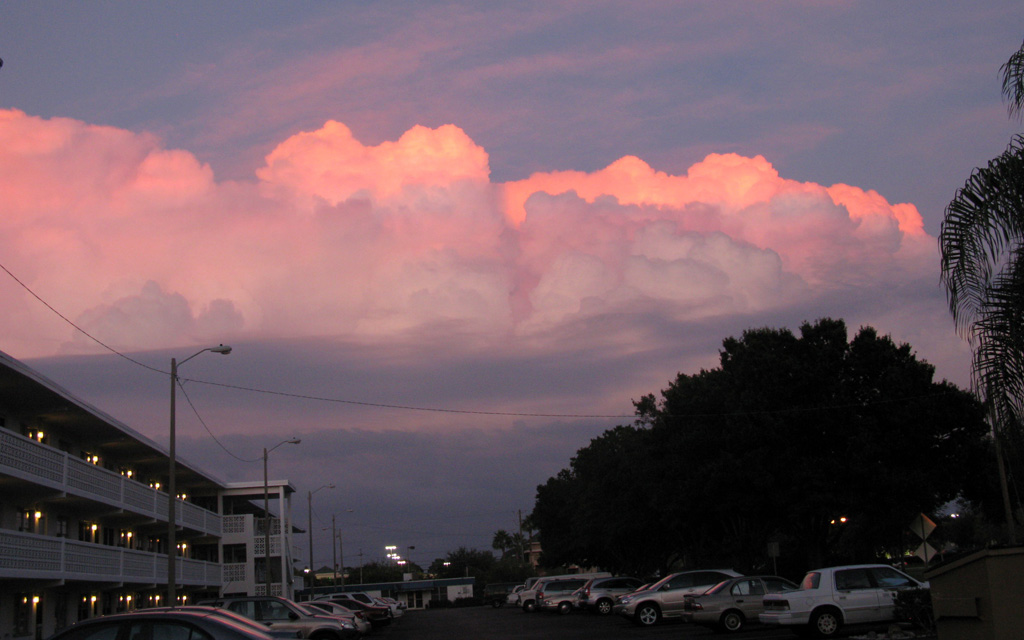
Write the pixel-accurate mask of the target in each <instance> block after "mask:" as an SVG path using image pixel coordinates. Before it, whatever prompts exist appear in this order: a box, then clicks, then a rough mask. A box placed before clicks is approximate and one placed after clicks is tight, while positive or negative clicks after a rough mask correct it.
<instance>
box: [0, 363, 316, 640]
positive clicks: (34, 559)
mask: <svg viewBox="0 0 1024 640" xmlns="http://www.w3.org/2000/svg"><path fill="white" fill-rule="evenodd" d="M169 376H170V374H169V373H168V377H169ZM169 465H170V459H169V456H168V452H167V450H166V449H165V448H164V447H163V446H162V445H159V444H157V443H155V442H153V441H151V440H149V439H148V438H146V437H145V436H143V435H141V434H139V433H137V432H135V431H133V430H132V429H131V428H130V427H128V426H127V425H125V424H123V423H121V422H119V421H118V420H116V419H115V418H113V417H111V416H109V415H107V414H106V413H104V412H103V411H101V410H99V409H97V408H96V407H93V406H91V405H90V404H88V403H87V402H85V401H83V400H81V399H79V398H76V397H75V396H74V395H73V394H72V393H71V392H69V391H67V390H66V389H64V388H62V387H61V386H59V385H58V384H57V383H55V382H53V381H51V380H49V379H47V378H45V377H44V376H42V375H40V374H39V373H38V372H36V371H33V370H32V369H31V368H29V367H27V366H26V365H25V364H23V363H21V362H19V361H17V360H15V359H13V358H11V357H10V356H8V355H7V354H5V353H3V352H0V637H2V638H3V639H4V640H18V639H20V638H27V639H31V640H43V639H44V638H47V637H49V636H50V635H51V634H52V633H53V632H55V631H57V630H58V629H61V628H63V627H66V626H67V625H70V624H72V623H74V622H76V621H78V620H81V619H84V618H91V617H94V616H98V615H103V614H107V613H115V612H120V611H129V610H132V609H139V608H145V607H151V606H165V605H167V604H168V603H167V601H166V600H167V582H168V580H167V577H168V564H169V562H168V557H169V554H168V552H167V544H166V543H167V532H168V518H167V513H168V495H167V493H166V492H165V491H164V490H163V488H164V487H166V485H167V478H168V472H169ZM175 487H176V493H177V494H178V497H179V500H178V501H177V502H176V506H175V509H174V512H175V521H176V523H177V528H176V530H175V531H176V533H175V542H176V544H175V547H176V554H177V555H176V559H175V573H176V579H175V584H176V585H177V586H176V589H175V591H176V600H177V601H178V603H179V604H180V603H189V602H194V601H196V600H198V599H200V598H205V597H216V596H222V595H230V594H246V595H263V594H265V593H266V571H267V570H268V567H269V571H270V579H271V584H270V592H271V593H272V594H273V595H283V596H285V597H289V598H291V597H293V596H294V591H295V585H294V584H293V572H292V561H293V558H292V557H291V550H292V544H291V538H292V534H293V533H294V531H295V530H294V528H293V525H292V522H291V497H292V494H294V493H295V487H293V486H292V485H291V484H290V483H289V482H287V481H283V480H276V481H270V482H268V487H269V495H270V502H269V512H270V517H269V526H270V536H269V540H270V550H269V551H270V552H269V554H268V553H267V548H266V546H267V545H266V541H267V536H266V526H265V524H266V522H267V517H266V515H267V514H266V513H265V511H264V509H263V504H264V501H263V498H264V493H263V481H262V480H260V481H258V482H244V483H225V482H222V481H220V480H218V479H216V478H215V477H213V476H212V475H210V474H209V473H206V472H205V471H203V470H201V469H199V468H197V467H195V466H194V465H191V464H189V463H188V462H186V461H183V460H182V459H181V458H180V456H179V457H177V474H176V478H175ZM268 556H269V558H268ZM300 586H301V585H300Z"/></svg>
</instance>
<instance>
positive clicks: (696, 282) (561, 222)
mask: <svg viewBox="0 0 1024 640" xmlns="http://www.w3.org/2000/svg"><path fill="white" fill-rule="evenodd" d="M0 175H2V177H0V181H2V182H3V191H4V193H5V196H6V198H7V205H8V206H7V209H6V212H5V215H4V217H3V219H2V220H0V224H2V225H3V233H2V238H3V239H2V240H0V242H2V243H3V244H4V245H5V246H4V247H3V251H4V255H5V256H7V258H6V261H7V263H8V265H9V267H10V268H12V269H13V270H14V271H15V272H17V273H19V274H21V276H22V277H23V278H24V280H25V282H26V284H28V285H29V286H30V287H31V288H33V289H34V290H36V291H37V292H40V293H41V294H43V295H45V296H47V297H48V298H49V299H50V300H51V301H52V302H53V303H55V304H56V305H57V306H58V307H59V308H61V309H62V310H63V312H64V313H65V314H67V315H68V316H69V317H71V318H72V319H74V320H75V321H76V322H77V323H79V324H80V326H82V327H83V328H84V329H85V330H86V331H89V332H90V333H92V334H93V335H95V336H96V337H97V338H99V339H101V340H103V341H104V342H107V343H108V344H110V345H112V346H115V347H117V348H119V349H129V350H130V349H139V348H153V347H157V346H160V347H163V346H174V345H178V344H190V343H192V342H194V341H202V340H210V339H214V338H219V339H224V336H237V337H239V338H244V337H300V336H317V335H331V336H337V337H340V338H344V339H351V340H362V339H372V340H382V339H383V340H398V341H403V340H406V339H409V338H411V337H414V336H415V335H418V334H420V333H421V332H423V331H442V332H444V333H447V334H450V335H459V336H463V337H465V336H475V337H476V339H484V340H491V339H495V338H502V339H507V338H515V337H516V336H519V337H521V338H522V337H531V336H532V337H533V338H542V339H543V336H545V335H557V334H559V333H560V332H561V331H562V330H563V329H564V328H565V327H568V326H570V325H572V324H573V323H577V322H580V321H583V320H586V319H587V318H596V317H602V316H608V315H613V314H623V313H634V312H637V311H643V312H644V313H654V314H656V315H660V316H662V317H663V318H665V319H666V320H669V321H675V322H678V321H688V320H695V319H702V318H710V317H716V316H726V315H731V314H752V313H757V312H762V311H766V310H771V309H774V308H779V307H781V306H784V305H791V304H804V303H808V302H810V301H813V300H814V299H815V297H816V296H819V295H824V294H830V293H833V292H834V291H836V290H839V289H842V288H843V287H848V286H868V285H870V286H875V283H889V284H898V283H900V282H902V281H908V280H913V279H916V278H920V277H921V276H922V274H925V273H928V272H929V271H930V270H933V269H934V259H935V256H934V239H933V238H931V237H929V236H928V235H927V234H926V233H925V232H924V231H923V226H922V222H921V217H920V215H919V214H918V213H917V211H916V209H915V208H914V207H913V206H912V205H909V204H895V205H894V204H891V203H889V202H887V201H886V200H885V198H884V197H883V196H881V195H879V194H877V193H875V192H871V191H864V190H861V189H858V188H857V187H854V186H848V185H835V186H831V187H826V186H822V185H817V184H813V183H806V182H800V181H797V180H792V179H786V178H784V177H782V176H780V175H779V174H778V172H777V171H776V170H775V169H774V168H773V167H772V165H771V163H770V162H769V161H768V160H767V159H765V158H762V157H754V158H748V157H743V156H739V155H735V154H712V155H709V156H708V157H706V158H705V159H704V160H703V161H701V162H699V163H697V164H695V165H693V166H692V167H690V169H689V170H688V171H687V172H686V174H685V175H669V174H666V173H664V172H659V171H656V170H655V169H653V168H652V167H650V166H649V165H648V164H647V163H645V162H644V161H643V160H642V159H640V158H636V157H629V156H627V157H624V158H622V159H620V160H618V161H616V162H614V163H612V164H611V165H609V166H608V167H606V168H604V169H601V170H599V171H595V172H592V173H582V172H573V171H563V172H551V173H538V174H534V175H532V176H530V177H529V178H527V179H524V180H520V181H515V182H511V183H507V184H500V183H492V182H491V181H490V179H489V168H488V156H487V153H486V151H485V150H484V149H483V148H481V147H480V146H479V145H477V144H475V143H474V142H473V141H472V140H471V139H470V138H469V137H468V136H467V135H466V134H465V132H463V131H462V130H461V129H459V128H458V127H457V126H454V125H445V126H442V127H439V128H437V129H430V128H426V127H422V126H417V127H414V128H412V129H410V130H409V131H407V132H406V133H405V134H404V135H402V136H401V137H400V138H399V139H398V140H395V141H388V142H384V143H381V144H379V145H376V146H369V145H364V144H362V143H361V142H359V141H358V140H357V139H356V138H355V137H353V135H352V133H351V131H350V130H349V129H348V128H347V127H346V126H345V125H344V124H341V123H339V122H333V121H332V122H327V123H326V124H325V125H324V126H323V127H322V128H321V129H319V130H316V131H309V132H300V133H296V134H295V135H293V136H291V137H289V138H288V139H286V140H284V141H282V142H281V143H280V144H279V145H278V146H277V147H276V148H275V149H274V150H273V151H272V152H270V153H269V154H268V155H267V157H266V164H265V166H264V167H263V168H261V169H259V170H258V171H257V172H256V175H257V179H255V180H253V181H251V182H218V181H217V180H216V178H215V176H214V175H213V174H212V171H211V170H210V168H209V167H208V166H205V165H203V164H202V163H201V162H200V161H198V160H197V159H196V158H195V157H194V156H193V155H192V154H190V153H188V152H187V151H186V150H171V149H164V148H162V147H161V145H160V142H159V140H158V139H156V138H155V137H153V136H151V135H148V134H144V133H132V132H129V131H124V130H119V129H115V128H110V127H97V126H92V125H89V124H87V123H82V122H77V121H73V120H68V119H50V120H47V119H42V118H38V117H33V116H30V115H28V114H25V113H22V112H20V111H15V110H9V111H4V112H2V113H0ZM79 274H88V277H82V276H81V275H79ZM18 308H19V311H18V312H17V313H14V314H9V315H6V316H5V319H4V320H0V322H3V323H4V324H5V325H6V326H4V327H3V330H4V331H5V333H7V334H8V335H10V336H12V337H13V338H14V340H15V343H16V345H17V351H18V352H19V353H21V354H23V355H34V356H38V355H46V354H51V353H54V352H56V351H58V350H59V351H62V352H79V351H85V352H89V351H94V350H95V346H93V345H90V344H88V341H87V340H85V339H84V338H83V337H82V336H80V335H77V336H76V335H75V334H73V333H72V332H71V331H67V330H65V331H64V333H65V334H66V339H64V340H60V341H57V344H59V348H57V349H55V343H54V342H53V341H40V340H39V339H38V338H37V337H35V334H32V333H29V332H26V331H25V330H24V329H22V328H20V327H24V326H25V325H24V322H25V321H26V320H27V319H34V320H38V321H39V322H43V321H45V320H44V317H45V316H46V315H47V312H46V311H44V310H42V309H40V308H38V307H32V306H30V305H27V304H24V305H18Z"/></svg>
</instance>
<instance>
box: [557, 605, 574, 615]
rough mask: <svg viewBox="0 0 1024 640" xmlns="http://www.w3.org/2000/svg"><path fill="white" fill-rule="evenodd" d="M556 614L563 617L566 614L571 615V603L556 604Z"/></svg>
mask: <svg viewBox="0 0 1024 640" xmlns="http://www.w3.org/2000/svg"><path fill="white" fill-rule="evenodd" d="M558 613H560V614H562V615H563V616H564V615H566V614H568V613H572V603H571V602H559V603H558Z"/></svg>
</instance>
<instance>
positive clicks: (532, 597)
mask: <svg viewBox="0 0 1024 640" xmlns="http://www.w3.org/2000/svg"><path fill="white" fill-rule="evenodd" d="M611 575H612V574H610V573H608V572H607V571H602V572H597V573H569V574H563V575H559V576H544V577H542V578H527V579H526V583H525V585H524V587H523V590H522V591H520V592H519V606H520V607H522V609H523V611H525V612H527V613H529V612H531V611H535V610H536V609H537V588H538V586H539V585H540V584H541V583H542V582H544V581H545V580H560V579H575V578H582V579H584V580H587V579H590V578H605V577H608V578H610V577H611Z"/></svg>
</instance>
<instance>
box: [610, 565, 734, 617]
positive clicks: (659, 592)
mask: <svg viewBox="0 0 1024 640" xmlns="http://www.w3.org/2000/svg"><path fill="white" fill-rule="evenodd" d="M740 576H741V574H739V573H736V572H735V571H732V570H731V569H715V570H709V571H681V572H679V573H673V574H671V575H668V576H665V577H664V578H662V579H661V580H659V581H658V582H655V583H654V584H652V585H651V586H650V587H648V588H647V589H645V590H643V591H636V592H634V593H627V594H626V595H624V596H619V597H618V598H617V599H616V600H615V606H614V607H613V608H612V611H613V612H614V613H617V614H619V615H620V616H623V617H626V618H629V619H630V620H632V621H633V622H635V623H636V624H638V625H641V626H645V627H646V626H650V625H654V624H658V623H659V622H661V621H662V620H663V619H665V618H679V617H681V616H682V615H683V602H684V599H685V597H686V596H688V595H691V594H694V593H702V592H704V591H705V590H707V589H708V587H711V586H713V585H716V584H718V583H719V582H721V581H722V580H728V579H729V578H739V577H740Z"/></svg>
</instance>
